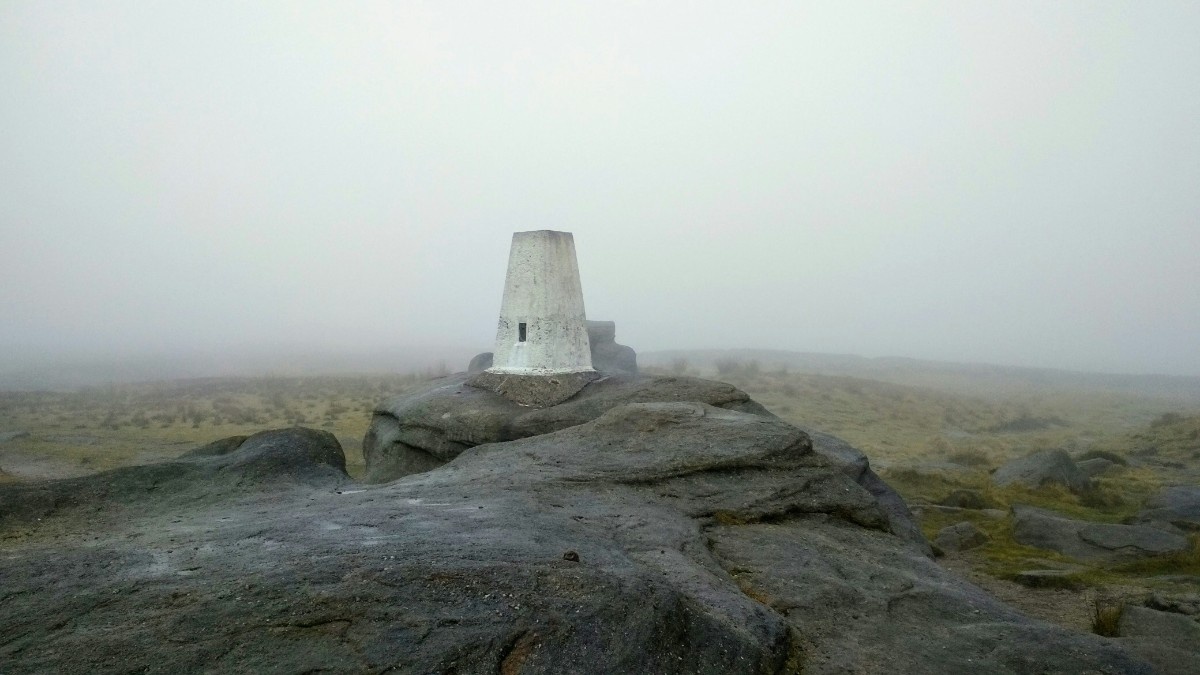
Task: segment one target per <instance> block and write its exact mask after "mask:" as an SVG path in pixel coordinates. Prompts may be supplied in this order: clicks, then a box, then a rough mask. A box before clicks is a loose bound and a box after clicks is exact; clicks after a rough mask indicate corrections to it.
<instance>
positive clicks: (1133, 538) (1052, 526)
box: [1012, 504, 1191, 563]
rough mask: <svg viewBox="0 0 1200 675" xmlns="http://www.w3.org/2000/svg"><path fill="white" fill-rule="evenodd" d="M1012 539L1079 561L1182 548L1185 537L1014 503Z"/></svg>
mask: <svg viewBox="0 0 1200 675" xmlns="http://www.w3.org/2000/svg"><path fill="white" fill-rule="evenodd" d="M1012 511H1013V539H1015V540H1016V541H1017V543H1020V544H1025V545H1027V546H1036V547H1038V548H1044V549H1047V550H1051V551H1058V552H1059V553H1062V554H1064V555H1069V556H1071V557H1072V558H1077V559H1079V560H1085V561H1091V562H1100V563H1120V562H1128V561H1132V560H1138V559H1141V558H1148V557H1152V556H1157V555H1167V554H1170V553H1178V552H1180V551H1185V550H1187V549H1188V547H1189V546H1190V545H1191V544H1190V542H1189V541H1188V540H1187V538H1186V537H1183V536H1180V535H1178V534H1174V533H1172V532H1167V531H1164V530H1161V529H1158V528H1155V527H1150V526H1147V525H1117V524H1113V523H1093V522H1088V521H1084V520H1073V519H1071V518H1067V517H1064V516H1062V515H1060V514H1057V513H1054V512H1053V511H1047V510H1046V509H1039V508H1035V507H1032V506H1024V505H1021V504H1014V505H1013V507H1012Z"/></svg>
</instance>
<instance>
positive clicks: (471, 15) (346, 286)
mask: <svg viewBox="0 0 1200 675" xmlns="http://www.w3.org/2000/svg"><path fill="white" fill-rule="evenodd" d="M531 229H559V230H568V231H572V232H574V233H575V241H576V248H577V250H578V252H579V266H580V269H581V274H582V278H583V287H584V294H585V300H586V304H587V309H588V315H589V317H590V318H597V319H612V320H615V321H617V327H618V338H619V340H620V341H621V342H623V343H626V344H630V345H632V346H634V347H635V348H637V349H639V350H651V349H667V348H689V347H730V348H733V347H762V348H777V349H788V350H798V351H815V352H837V353H856V354H863V355H866V356H884V355H895V356H912V357H920V358H933V359H945V360H956V361H982V362H992V363H1002V364H1017V365H1034V366H1051V367H1060V368H1070V369H1087V370H1106V371H1118V372H1162V373H1174V374H1190V375H1200V2H1195V1H1194V0H1189V1H1186V2H1167V1H1165V0H1155V1H1154V2H1145V1H1144V0H1142V1H1138V2H1128V3H1123V2H1095V1H1087V2H1045V1H1044V0H1038V1H1036V2H962V1H960V0H955V1H951V2H928V3H917V2H904V3H897V2H880V3H850V2H845V1H843V0H838V1H836V2H828V3H817V2H780V3H769V2H754V3H733V2H720V3H702V2H678V3H668V2H657V3H617V2H604V3H579V4H575V3H565V2H561V1H557V2H545V3H521V2H505V3H494V2H477V3H458V2H447V1H445V0H439V1H437V2H429V3H417V2H391V3H384V2H378V3H376V2H343V1H339V2H322V3H301V2H295V1H288V2H279V3H270V2H254V3H245V2H213V1H212V0H207V1H205V2H195V3H192V2H182V1H178V0H176V1H172V2H163V3H150V2H143V1H135V2H97V1H94V0H93V1H88V2H79V3H73V2H20V1H16V0H7V1H6V2H3V3H0V352H2V353H3V356H2V357H0V364H4V365H8V366H11V365H12V364H16V363H21V362H23V361H25V360H27V359H30V358H32V357H33V356H35V355H36V356H41V357H44V356H46V355H51V356H57V355H62V356H63V357H64V358H65V357H66V356H68V355H75V354H79V353H88V354H138V353H155V354H170V353H173V352H176V351H188V350H192V351H196V350H198V351H220V350H229V351H237V350H254V349H264V348H265V349H274V348H280V349H309V350H344V351H360V350H372V349H378V348H382V347H389V346H390V347H404V346H413V347H418V346H421V347H428V346H435V347H436V346H446V347H453V348H456V349H457V348H469V349H475V348H478V349H485V348H489V347H490V344H491V341H492V339H493V337H494V331H495V323H496V317H497V314H498V311H499V306H500V296H501V292H502V289H503V281H504V279H503V277H504V271H505V267H506V262H507V255H508V245H509V240H510V238H511V234H512V232H514V231H519V230H531Z"/></svg>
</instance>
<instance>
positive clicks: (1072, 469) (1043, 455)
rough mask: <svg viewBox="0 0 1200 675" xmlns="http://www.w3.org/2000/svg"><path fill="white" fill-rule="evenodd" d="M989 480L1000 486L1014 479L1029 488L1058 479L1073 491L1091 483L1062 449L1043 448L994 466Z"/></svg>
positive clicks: (1078, 490) (1008, 483)
mask: <svg viewBox="0 0 1200 675" xmlns="http://www.w3.org/2000/svg"><path fill="white" fill-rule="evenodd" d="M992 481H993V482H994V483H995V484H996V485H999V486H1001V487H1003V486H1005V485H1011V484H1013V483H1016V484H1019V485H1024V486H1026V487H1031V488H1037V487H1041V486H1043V485H1050V484H1055V483H1057V484H1059V485H1064V486H1066V487H1067V488H1068V489H1070V490H1071V491H1072V492H1083V491H1085V490H1087V489H1088V488H1089V487H1091V481H1089V480H1088V478H1087V477H1086V476H1084V475H1083V473H1081V472H1080V471H1079V467H1077V466H1075V462H1074V461H1073V460H1072V459H1071V456H1070V455H1068V454H1067V453H1066V451H1064V450H1042V451H1041V452H1035V453H1033V454H1031V455H1028V456H1025V457H1021V458H1019V459H1014V460H1012V461H1011V462H1008V463H1007V464H1005V465H1004V466H1002V467H1000V468H999V469H996V473H994V474H992Z"/></svg>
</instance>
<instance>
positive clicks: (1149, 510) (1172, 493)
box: [1137, 485, 1200, 532]
mask: <svg viewBox="0 0 1200 675" xmlns="http://www.w3.org/2000/svg"><path fill="white" fill-rule="evenodd" d="M1137 520H1138V522H1142V523H1147V524H1151V523H1165V524H1169V525H1172V526H1174V527H1178V528H1180V529H1182V530H1189V531H1192V532H1197V531H1200V485H1178V486H1174V487H1167V488H1163V489H1162V490H1161V491H1160V492H1159V493H1158V494H1156V495H1154V496H1153V497H1151V498H1150V499H1148V500H1146V508H1145V509H1143V510H1142V512H1141V513H1139V514H1138V515H1137Z"/></svg>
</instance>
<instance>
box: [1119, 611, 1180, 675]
mask: <svg viewBox="0 0 1200 675" xmlns="http://www.w3.org/2000/svg"><path fill="white" fill-rule="evenodd" d="M1117 634H1118V635H1119V636H1120V637H1121V638H1122V640H1121V642H1122V643H1124V644H1126V645H1127V646H1128V647H1129V648H1130V649H1131V650H1132V651H1135V652H1137V653H1138V654H1141V655H1143V656H1144V657H1146V659H1147V660H1149V661H1150V662H1152V663H1154V665H1155V666H1157V667H1158V668H1159V669H1160V670H1161V671H1162V672H1164V673H1189V674H1191V673H1196V672H1200V623H1197V622H1196V621H1195V620H1194V619H1192V618H1191V617H1189V616H1184V615H1183V614H1174V613H1171V612H1162V611H1158V610H1155V609H1149V608H1147V607H1126V608H1125V609H1124V610H1122V611H1121V618H1120V620H1119V622H1118V624H1117Z"/></svg>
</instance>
